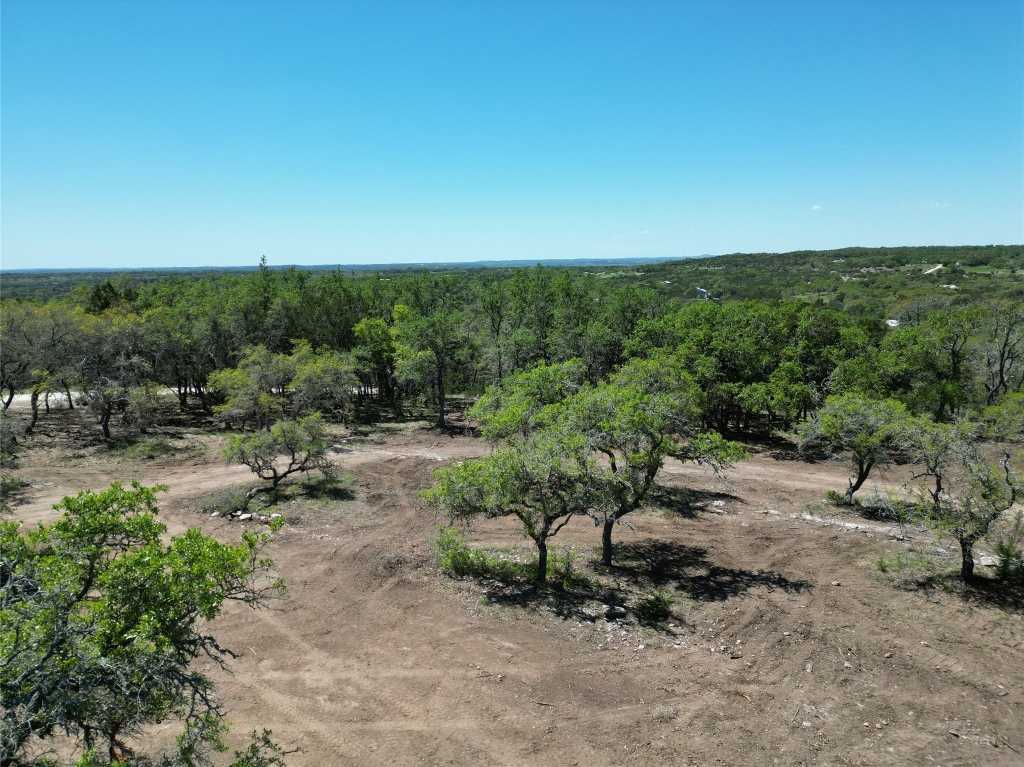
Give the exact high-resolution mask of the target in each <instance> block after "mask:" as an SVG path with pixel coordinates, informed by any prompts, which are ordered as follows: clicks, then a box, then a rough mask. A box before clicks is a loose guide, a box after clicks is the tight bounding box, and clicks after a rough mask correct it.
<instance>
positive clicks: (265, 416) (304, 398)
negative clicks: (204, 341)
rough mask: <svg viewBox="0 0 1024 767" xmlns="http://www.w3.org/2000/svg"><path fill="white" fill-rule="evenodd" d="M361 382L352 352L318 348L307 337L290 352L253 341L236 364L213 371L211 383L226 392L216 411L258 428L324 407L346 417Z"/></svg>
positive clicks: (323, 408)
mask: <svg viewBox="0 0 1024 767" xmlns="http://www.w3.org/2000/svg"><path fill="white" fill-rule="evenodd" d="M358 384H359V380H358V378H356V375H355V367H354V364H353V362H352V358H351V356H350V355H347V354H341V353H339V352H335V351H331V350H329V349H319V350H317V349H313V348H312V346H311V345H310V344H309V342H308V341H304V340H298V341H296V342H295V343H294V348H293V349H292V351H291V352H290V353H289V354H278V353H274V352H271V351H270V350H269V349H267V348H266V347H265V346H251V347H248V348H247V349H246V350H245V351H244V353H243V354H242V358H241V360H239V363H238V365H237V366H236V367H234V368H224V369H222V370H218V371H216V372H214V373H213V374H212V375H211V376H210V386H211V387H212V388H213V389H214V390H216V391H218V392H220V393H221V395H222V396H223V397H224V402H223V403H222V404H220V405H217V406H215V407H214V412H215V413H217V414H218V415H220V416H221V417H223V418H224V419H225V420H227V421H232V422H237V423H239V424H241V425H242V426H245V425H247V424H249V423H252V424H253V425H254V426H255V427H256V428H257V429H269V428H270V426H271V424H273V423H274V422H275V421H276V420H278V419H279V418H282V417H284V416H285V415H286V414H291V415H295V416H301V415H303V414H307V413H311V412H313V411H319V410H323V411H325V412H327V413H332V414H334V415H335V416H336V417H337V418H339V419H341V420H344V418H345V416H346V414H347V413H348V411H349V410H350V406H351V402H352V398H353V393H354V391H355V389H356V387H357V386H358Z"/></svg>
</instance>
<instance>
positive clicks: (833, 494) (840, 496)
mask: <svg viewBox="0 0 1024 767" xmlns="http://www.w3.org/2000/svg"><path fill="white" fill-rule="evenodd" d="M825 500H826V501H828V502H829V503H831V504H832V505H833V506H856V505H857V503H858V501H857V499H856V498H850V497H848V496H847V495H846V493H840V492H839V491H838V490H829V491H828V492H827V493H825Z"/></svg>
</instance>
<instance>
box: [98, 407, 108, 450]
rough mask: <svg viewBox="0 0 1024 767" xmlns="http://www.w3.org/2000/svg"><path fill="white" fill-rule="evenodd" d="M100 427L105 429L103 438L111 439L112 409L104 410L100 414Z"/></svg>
mask: <svg viewBox="0 0 1024 767" xmlns="http://www.w3.org/2000/svg"><path fill="white" fill-rule="evenodd" d="M100 428H101V429H102V430H103V439H105V440H107V441H108V442H109V441H110V409H109V408H108V409H106V410H104V411H103V415H101V416H100Z"/></svg>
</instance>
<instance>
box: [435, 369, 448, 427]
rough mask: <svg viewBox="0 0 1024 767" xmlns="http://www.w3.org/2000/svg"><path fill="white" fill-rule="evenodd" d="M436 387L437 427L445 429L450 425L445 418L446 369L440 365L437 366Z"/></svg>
mask: <svg viewBox="0 0 1024 767" xmlns="http://www.w3.org/2000/svg"><path fill="white" fill-rule="evenodd" d="M435 385H436V386H437V427H438V428H439V429H443V428H445V427H446V426H447V425H448V423H447V421H445V417H444V368H443V367H441V366H440V365H438V366H437V378H436V381H435Z"/></svg>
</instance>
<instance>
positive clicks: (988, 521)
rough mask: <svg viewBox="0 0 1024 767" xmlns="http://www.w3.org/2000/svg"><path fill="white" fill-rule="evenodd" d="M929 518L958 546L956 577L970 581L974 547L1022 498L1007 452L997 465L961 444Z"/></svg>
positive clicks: (974, 447) (1021, 488) (972, 576)
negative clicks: (958, 561) (958, 575)
mask: <svg viewBox="0 0 1024 767" xmlns="http://www.w3.org/2000/svg"><path fill="white" fill-rule="evenodd" d="M951 474H952V477H951V478H950V479H949V480H948V481H947V484H946V492H944V493H943V494H942V496H941V498H940V499H939V502H938V503H937V504H936V506H935V507H933V508H932V509H931V517H932V519H933V520H934V521H935V523H936V524H937V525H938V527H939V528H940V529H941V530H943V531H945V532H948V533H949V534H950V535H952V536H953V537H954V538H955V539H956V541H957V543H959V544H960V554H961V564H960V577H961V578H962V579H963V580H965V581H971V580H972V579H973V578H974V544H975V543H977V542H978V540H980V539H981V538H983V537H984V536H985V535H987V534H988V532H989V530H990V528H991V527H992V525H993V524H994V523H995V522H996V520H998V519H999V518H1000V517H1001V516H1002V515H1003V514H1004V513H1005V512H1006V511H1008V510H1009V509H1010V508H1012V507H1013V505H1014V504H1015V503H1016V502H1017V500H1018V499H1019V498H1021V497H1024V485H1022V484H1021V480H1020V477H1019V476H1018V475H1017V473H1016V471H1015V469H1014V467H1013V465H1012V457H1011V454H1010V452H1009V451H1005V452H1004V453H1003V455H1002V457H1001V458H1000V459H999V461H997V462H995V463H993V462H991V461H988V460H986V459H985V458H984V457H983V456H982V455H981V454H980V451H978V450H977V449H976V446H974V445H971V444H962V445H961V448H960V450H959V452H958V455H957V465H956V466H955V468H954V470H953V472H951Z"/></svg>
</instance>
